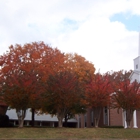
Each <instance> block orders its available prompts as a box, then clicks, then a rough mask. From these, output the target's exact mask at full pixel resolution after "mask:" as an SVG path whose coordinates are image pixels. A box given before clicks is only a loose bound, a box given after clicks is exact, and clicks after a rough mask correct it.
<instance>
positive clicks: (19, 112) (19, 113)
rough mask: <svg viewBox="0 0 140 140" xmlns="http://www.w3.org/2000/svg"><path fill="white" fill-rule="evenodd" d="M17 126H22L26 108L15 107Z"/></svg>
mask: <svg viewBox="0 0 140 140" xmlns="http://www.w3.org/2000/svg"><path fill="white" fill-rule="evenodd" d="M16 112H17V117H18V122H19V127H23V123H24V118H25V116H26V109H25V110H18V109H16Z"/></svg>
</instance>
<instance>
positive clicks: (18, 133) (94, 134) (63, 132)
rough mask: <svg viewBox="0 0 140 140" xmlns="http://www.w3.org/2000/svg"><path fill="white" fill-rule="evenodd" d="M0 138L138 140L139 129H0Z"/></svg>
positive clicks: (139, 135) (139, 136)
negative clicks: (106, 139) (136, 139)
mask: <svg viewBox="0 0 140 140" xmlns="http://www.w3.org/2000/svg"><path fill="white" fill-rule="evenodd" d="M1 138H36V139H37V138H42V139H55V138H56V139H93V138H108V139H111V138H112V139H113V138H116V139H119V138H120V139H129V138H140V129H123V128H27V127H25V128H0V139H1Z"/></svg>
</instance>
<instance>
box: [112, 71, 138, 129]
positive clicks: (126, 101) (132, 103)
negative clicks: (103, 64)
mask: <svg viewBox="0 0 140 140" xmlns="http://www.w3.org/2000/svg"><path fill="white" fill-rule="evenodd" d="M128 73H129V72H127V71H120V72H119V73H118V75H117V77H118V78H117V79H120V80H117V81H114V82H115V83H114V84H115V85H116V86H113V87H114V91H115V92H114V94H113V95H112V108H117V109H118V110H119V109H121V108H122V109H123V111H126V123H127V128H130V122H131V120H132V117H133V112H134V110H137V109H139V108H140V91H139V87H140V84H139V83H138V82H137V81H134V82H132V83H131V82H130V79H129V76H128ZM120 75H121V78H119V77H120Z"/></svg>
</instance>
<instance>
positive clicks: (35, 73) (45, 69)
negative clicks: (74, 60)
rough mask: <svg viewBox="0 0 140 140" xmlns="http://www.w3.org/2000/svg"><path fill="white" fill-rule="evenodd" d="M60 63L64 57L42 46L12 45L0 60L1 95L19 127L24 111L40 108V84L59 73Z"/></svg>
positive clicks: (41, 85)
mask: <svg viewBox="0 0 140 140" xmlns="http://www.w3.org/2000/svg"><path fill="white" fill-rule="evenodd" d="M63 61H64V54H62V53H61V52H60V51H59V50H58V49H56V48H55V49H53V48H51V47H49V46H48V45H45V44H44V43H43V42H38V43H37V42H34V43H31V44H25V45H24V46H21V45H18V44H17V45H15V47H14V46H12V45H11V46H10V47H9V52H7V53H6V54H4V55H2V56H0V66H1V69H0V82H1V94H2V95H3V96H4V99H5V101H6V103H7V104H8V105H10V107H11V108H15V109H16V110H17V115H18V118H19V126H20V127H22V126H23V121H24V117H25V114H26V109H27V108H33V109H39V108H40V102H41V99H42V98H41V96H40V93H42V92H43V90H44V84H43V82H44V81H46V79H47V77H48V75H49V74H52V73H54V72H55V71H58V68H59V65H60V63H61V62H63ZM32 118H33V117H32Z"/></svg>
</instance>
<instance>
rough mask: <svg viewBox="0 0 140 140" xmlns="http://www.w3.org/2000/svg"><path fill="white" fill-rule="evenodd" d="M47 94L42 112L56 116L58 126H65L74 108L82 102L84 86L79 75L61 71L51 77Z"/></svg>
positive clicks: (48, 81)
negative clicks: (67, 117)
mask: <svg viewBox="0 0 140 140" xmlns="http://www.w3.org/2000/svg"><path fill="white" fill-rule="evenodd" d="M46 85H47V92H46V93H45V94H44V95H43V97H44V103H43V108H42V110H44V112H45V111H47V112H48V113H50V114H53V115H56V116H57V118H58V126H59V127H62V126H63V122H62V121H63V119H64V118H65V116H66V115H67V114H68V113H70V112H71V109H73V106H75V105H76V104H77V103H78V102H80V99H81V94H82V92H83V91H82V86H81V85H80V82H79V81H78V78H77V75H76V74H75V73H72V72H70V71H61V72H58V73H56V74H54V75H50V76H49V78H48V80H47V84H46Z"/></svg>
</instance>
